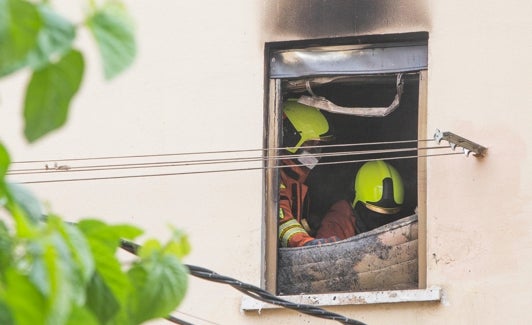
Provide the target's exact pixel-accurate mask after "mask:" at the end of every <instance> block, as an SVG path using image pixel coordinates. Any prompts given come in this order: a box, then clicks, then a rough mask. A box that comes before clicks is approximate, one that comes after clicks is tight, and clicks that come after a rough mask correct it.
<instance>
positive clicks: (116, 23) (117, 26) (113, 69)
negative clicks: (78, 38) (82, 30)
mask: <svg viewBox="0 0 532 325" xmlns="http://www.w3.org/2000/svg"><path fill="white" fill-rule="evenodd" d="M87 26H88V27H89V29H90V30H91V31H92V34H93V36H94V39H95V40H96V43H97V44H98V47H99V49H100V56H101V58H102V61H103V68H104V75H105V78H106V79H108V80H109V79H112V78H114V77H115V76H117V75H118V74H120V73H121V72H122V71H123V70H125V69H126V68H127V67H129V66H130V65H131V63H133V60H134V59H135V55H136V52H137V46H136V43H135V35H134V32H133V24H132V21H131V18H130V17H129V15H128V13H127V12H126V10H125V8H124V6H122V5H121V4H119V3H117V2H116V1H115V2H112V3H108V4H107V5H106V6H104V7H103V8H101V9H99V10H97V11H96V12H95V13H94V15H92V16H91V17H90V18H89V19H88V20H87Z"/></svg>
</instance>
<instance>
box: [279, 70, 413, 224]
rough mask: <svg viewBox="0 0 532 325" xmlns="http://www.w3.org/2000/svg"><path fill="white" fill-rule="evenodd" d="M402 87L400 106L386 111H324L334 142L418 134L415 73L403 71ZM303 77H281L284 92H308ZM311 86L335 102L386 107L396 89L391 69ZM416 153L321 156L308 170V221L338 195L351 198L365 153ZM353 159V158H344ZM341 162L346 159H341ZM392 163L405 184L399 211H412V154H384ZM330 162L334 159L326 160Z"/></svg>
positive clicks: (389, 139) (354, 148) (405, 145)
mask: <svg viewBox="0 0 532 325" xmlns="http://www.w3.org/2000/svg"><path fill="white" fill-rule="evenodd" d="M403 78H404V91H403V95H402V97H401V102H400V105H399V107H397V109H396V110H395V111H393V112H392V113H391V114H389V115H388V116H386V117H359V116H352V115H342V114H334V113H329V112H324V114H325V115H326V117H327V118H328V120H329V122H330V124H331V125H332V126H333V128H334V131H333V132H334V134H335V141H334V143H333V144H357V143H375V142H397V141H402V140H416V139H418V95H419V91H418V89H419V74H418V73H410V74H405V75H404V76H403ZM304 83H305V81H304V80H284V81H283V86H282V88H283V98H298V97H299V96H301V95H308V92H307V90H306V89H305V87H302V86H301V85H304ZM312 91H313V92H314V93H315V94H316V95H317V96H322V97H325V98H327V99H329V100H330V101H332V102H333V103H335V104H337V105H340V106H356V107H385V106H388V105H390V103H391V102H392V101H393V99H394V96H395V94H396V75H395V74H386V75H371V76H348V77H345V78H339V79H335V81H332V82H329V83H325V84H322V85H313V86H312ZM416 147H417V143H415V142H413V143H387V144H381V145H374V144H373V145H363V146H360V145H357V146H346V147H331V148H326V149H324V150H323V152H324V153H332V152H340V151H344V152H350V151H358V152H359V151H364V150H388V149H398V148H416ZM403 156H417V152H416V151H415V150H414V151H407V152H391V153H379V154H375V153H373V154H365V155H360V154H356V155H347V156H336V157H334V156H333V157H323V158H322V159H321V160H320V164H319V165H318V166H316V167H315V169H314V170H313V171H312V173H311V174H310V177H309V179H308V181H307V184H308V185H309V187H310V189H311V190H310V193H309V195H310V202H311V211H312V212H313V216H312V217H311V219H310V220H309V223H310V225H311V227H312V228H313V229H316V228H318V225H319V223H320V221H321V218H322V217H323V215H324V214H325V212H326V211H327V209H328V208H329V207H330V205H331V204H333V203H334V202H336V201H337V200H339V199H347V200H349V201H352V200H353V196H354V193H353V192H354V191H353V187H354V177H355V173H356V171H357V170H358V168H359V167H360V166H361V165H362V164H363V163H364V162H363V161H361V162H357V161H360V160H365V159H375V158H398V157H403ZM348 161H354V162H348ZM344 162H345V163H344ZM388 162H389V163H391V164H392V165H393V166H395V167H396V168H397V170H398V171H399V173H400V174H401V176H402V177H403V181H404V184H405V208H404V209H403V210H402V211H403V213H404V215H405V216H407V215H411V214H412V213H413V211H414V209H415V207H416V205H417V159H414V158H409V159H391V160H388ZM327 163H333V164H327Z"/></svg>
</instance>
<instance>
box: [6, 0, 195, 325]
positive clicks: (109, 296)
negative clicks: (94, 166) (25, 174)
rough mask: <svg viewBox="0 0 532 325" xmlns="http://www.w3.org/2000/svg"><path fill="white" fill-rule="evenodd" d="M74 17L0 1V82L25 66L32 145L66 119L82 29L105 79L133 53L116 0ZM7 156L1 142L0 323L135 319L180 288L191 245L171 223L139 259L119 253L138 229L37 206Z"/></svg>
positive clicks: (44, 6)
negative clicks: (12, 175) (66, 217)
mask: <svg viewBox="0 0 532 325" xmlns="http://www.w3.org/2000/svg"><path fill="white" fill-rule="evenodd" d="M88 7H89V10H88V12H87V15H86V17H85V20H84V21H83V23H81V24H74V23H72V22H71V21H69V20H68V19H65V18H64V17H62V16H61V15H59V14H58V13H57V12H56V11H55V10H54V9H53V7H52V6H51V4H50V1H46V0H44V1H40V2H39V1H34V2H31V1H24V0H0V79H3V78H5V77H7V76H9V75H12V74H14V73H17V72H19V71H24V70H26V71H28V70H29V72H30V74H31V76H30V80H29V82H28V85H27V88H26V92H25V98H24V108H23V117H24V122H25V126H24V135H25V137H26V139H27V140H28V141H29V142H34V141H36V140H38V139H40V138H41V137H43V136H45V135H47V134H49V133H50V132H52V131H54V130H56V129H58V128H60V127H61V126H63V125H64V124H65V123H66V120H67V116H68V110H69V107H70V104H71V101H72V99H73V97H74V96H75V94H76V93H77V92H78V90H79V88H80V86H81V82H82V79H83V74H84V66H85V64H84V58H83V54H82V52H81V51H80V50H78V49H76V48H74V46H73V43H74V40H75V38H76V33H77V29H78V28H88V29H89V30H90V31H91V33H92V35H93V36H94V39H95V41H96V44H97V46H98V48H99V50H100V54H101V58H102V62H103V67H104V75H105V77H106V79H111V78H113V77H115V76H116V75H118V74H119V73H120V72H122V71H123V70H124V69H126V68H127V67H128V66H129V65H130V64H131V63H132V62H133V59H134V57H135V52H136V49H135V39H134V35H133V27H132V24H131V20H130V18H129V17H128V15H127V13H126V10H125V8H124V6H122V5H121V4H120V3H119V2H117V1H112V0H108V1H106V2H105V3H104V4H103V5H101V6H97V5H96V2H95V1H94V0H89V2H88ZM9 165H10V156H9V154H8V151H7V149H6V147H5V146H4V145H3V144H2V143H1V141H0V324H2V325H15V324H32V325H35V324H50V325H62V324H72V325H73V324H88V325H91V324H109V325H111V324H117V325H118V324H120V325H122V324H124V325H129V324H140V323H142V322H144V321H147V320H150V319H154V318H160V317H164V316H166V315H167V314H168V313H170V312H171V311H172V310H174V309H175V308H176V307H177V306H178V305H179V303H180V302H181V300H182V299H183V296H184V295H185V292H186V289H187V279H188V277H187V275H188V272H187V269H186V268H185V267H184V265H183V264H182V262H181V259H182V258H183V257H184V256H185V255H187V254H188V252H189V250H190V247H189V244H188V241H187V238H186V236H184V235H183V234H182V233H181V232H179V231H177V230H174V232H173V236H172V237H171V239H170V240H169V241H168V242H167V243H160V242H159V241H157V240H154V239H151V240H148V241H147V242H146V243H145V244H144V246H143V247H142V249H141V250H140V252H139V257H138V258H136V257H135V258H133V257H131V258H130V259H128V261H129V262H127V263H124V259H119V258H118V257H117V250H118V247H119V245H120V242H121V240H122V239H128V240H134V239H136V238H138V237H139V236H140V235H141V234H142V230H141V229H139V228H137V227H134V226H131V225H126V224H124V225H109V224H107V223H104V222H102V221H100V220H96V219H86V220H81V221H80V222H78V223H77V224H70V223H66V222H64V221H62V219H61V218H60V217H59V216H56V215H54V214H53V213H47V215H46V218H45V219H44V218H43V211H42V208H41V205H40V203H39V201H38V200H37V199H36V198H35V197H34V196H33V195H32V194H31V193H30V192H29V191H28V190H27V189H25V188H24V187H22V186H20V185H17V184H14V183H11V182H9V181H8V180H7V173H8V169H9Z"/></svg>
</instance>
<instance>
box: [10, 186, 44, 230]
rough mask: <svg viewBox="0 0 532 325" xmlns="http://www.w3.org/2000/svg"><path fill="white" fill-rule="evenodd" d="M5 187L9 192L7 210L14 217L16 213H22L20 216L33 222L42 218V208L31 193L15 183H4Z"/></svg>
mask: <svg viewBox="0 0 532 325" xmlns="http://www.w3.org/2000/svg"><path fill="white" fill-rule="evenodd" d="M6 187H7V191H8V193H9V194H8V196H9V204H8V210H10V212H11V214H13V216H14V217H17V214H22V216H21V217H23V218H25V219H26V220H27V221H29V222H31V223H33V224H35V223H37V222H39V221H41V220H42V217H43V209H42V206H41V203H40V202H39V200H38V199H37V197H35V196H34V195H33V193H31V192H30V191H29V190H28V189H27V188H25V187H24V186H22V185H19V184H16V183H6ZM24 222H26V221H24Z"/></svg>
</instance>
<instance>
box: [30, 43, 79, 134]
mask: <svg viewBox="0 0 532 325" xmlns="http://www.w3.org/2000/svg"><path fill="white" fill-rule="evenodd" d="M83 70H84V63H83V57H82V55H81V53H80V52H79V51H76V50H71V51H70V52H69V53H68V54H66V55H65V56H64V57H63V58H62V59H61V60H60V61H59V62H57V63H55V64H49V65H47V66H46V67H44V68H43V69H41V70H38V71H35V72H34V73H33V75H32V78H31V80H30V83H29V85H28V88H27V90H26V98H25V101H24V121H25V126H24V135H25V136H26V139H27V140H28V141H30V142H34V141H35V140H37V139H38V138H40V137H42V136H43V135H45V134H47V133H49V132H51V131H53V130H55V129H58V128H60V127H61V126H62V125H63V124H64V123H65V122H66V119H67V116H68V107H69V105H70V101H71V100H72V97H74V95H75V94H76V92H77V91H78V89H79V86H80V84H81V79H82V77H83Z"/></svg>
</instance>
